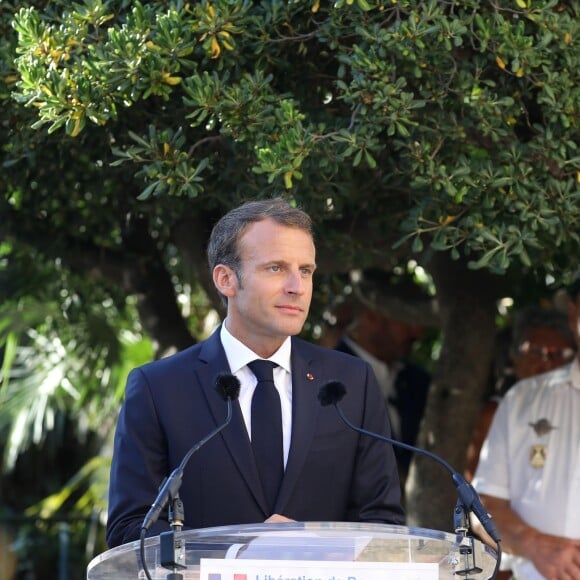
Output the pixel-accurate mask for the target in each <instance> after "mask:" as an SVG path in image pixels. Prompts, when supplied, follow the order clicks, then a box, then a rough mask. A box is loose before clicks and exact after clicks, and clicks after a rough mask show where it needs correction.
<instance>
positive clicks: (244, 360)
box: [220, 323, 292, 374]
mask: <svg viewBox="0 0 580 580" xmlns="http://www.w3.org/2000/svg"><path fill="white" fill-rule="evenodd" d="M220 339H221V341H222V345H223V347H224V350H225V353H226V357H227V359H228V364H229V365H230V370H231V371H232V373H234V374H235V373H237V372H238V371H239V370H241V369H242V368H243V367H245V366H246V365H247V364H248V363H249V362H252V361H253V360H256V359H257V358H262V357H260V356H258V355H257V354H256V353H255V352H254V351H253V350H252V349H250V348H248V347H247V346H246V345H245V344H244V343H243V342H241V341H239V340H238V339H237V338H236V337H235V336H233V335H232V334H230V332H229V330H228V329H227V328H226V325H225V323H224V324H222V327H221V330H220ZM291 351H292V340H291V338H290V337H289V336H288V337H287V338H286V340H284V342H283V343H282V345H281V346H280V348H279V349H278V350H277V351H276V352H275V353H274V354H273V355H272V356H271V357H269V358H268V360H271V361H272V362H275V363H276V364H277V365H278V366H280V367H282V368H283V369H284V370H286V371H288V372H290V368H291V365H290V354H291Z"/></svg>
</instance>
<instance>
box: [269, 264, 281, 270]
mask: <svg viewBox="0 0 580 580" xmlns="http://www.w3.org/2000/svg"><path fill="white" fill-rule="evenodd" d="M270 270H272V272H279V271H280V266H279V265H278V264H273V265H272V266H270Z"/></svg>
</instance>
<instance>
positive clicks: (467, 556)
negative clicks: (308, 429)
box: [318, 381, 502, 578]
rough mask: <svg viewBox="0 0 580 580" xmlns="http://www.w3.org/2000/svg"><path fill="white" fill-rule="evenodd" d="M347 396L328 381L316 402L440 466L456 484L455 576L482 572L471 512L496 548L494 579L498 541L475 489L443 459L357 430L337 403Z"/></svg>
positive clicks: (342, 388)
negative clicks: (458, 565)
mask: <svg viewBox="0 0 580 580" xmlns="http://www.w3.org/2000/svg"><path fill="white" fill-rule="evenodd" d="M345 394H346V387H345V386H344V384H342V383H341V382H339V381H329V382H328V383H326V384H325V385H324V386H323V387H322V388H321V389H320V392H319V394H318V400H319V401H320V404H321V405H322V406H323V407H326V406H328V405H334V407H335V409H336V411H337V413H338V415H339V417H340V419H341V420H342V422H343V423H344V424H345V425H346V426H347V427H349V428H350V429H353V430H354V431H357V432H358V433H361V434H363V435H368V436H369V437H372V438H374V439H378V440H380V441H384V442H385V443H390V444H391V445H395V446H397V447H402V448H403V449H407V450H408V451H412V452H414V453H420V454H421V455H425V456H427V457H430V458H431V459H433V460H434V461H436V462H437V463H439V464H440V465H442V466H443V467H444V468H445V469H446V470H447V471H448V472H449V473H450V474H451V478H452V480H453V483H454V484H455V487H456V490H457V495H458V499H457V503H456V505H455V510H454V513H453V525H454V531H455V533H456V535H457V543H458V545H459V554H460V555H461V556H462V565H463V567H462V568H460V569H458V570H454V574H456V575H458V576H463V577H465V578H467V577H468V576H469V575H470V574H479V573H481V572H482V569H481V568H480V567H479V566H477V564H476V562H475V549H474V538H473V535H472V534H471V526H470V520H469V514H470V512H473V513H474V514H475V515H476V516H477V518H478V519H479V521H480V522H481V525H482V526H483V528H484V529H485V531H486V532H487V533H488V534H489V535H490V537H491V538H492V539H493V541H494V542H495V543H496V546H497V559H496V564H495V569H494V571H493V574H492V576H491V578H495V577H496V576H497V572H498V570H499V565H500V562H501V555H502V549H501V537H500V535H499V532H498V531H497V528H496V527H495V523H494V522H493V521H492V519H491V515H490V514H489V513H488V512H487V510H486V509H485V508H484V507H483V504H482V502H481V499H480V497H479V495H478V493H477V492H476V491H475V488H474V487H473V486H472V485H470V484H469V483H467V481H466V480H465V479H464V477H463V476H462V475H461V474H460V473H459V472H457V471H456V470H455V469H454V468H453V467H452V466H451V465H450V464H449V463H448V462H447V461H445V459H443V458H442V457H439V456H438V455H435V454H434V453H431V452H430V451H427V450H426V449H421V448H420V447H414V446H413V445H408V444H407V443H402V442H401V441H397V440H396V439H391V438H390V437H386V436H384V435H380V434H379V433H373V432H372V431H367V430H366V429H363V428H362V427H357V426H356V425H354V424H353V423H351V421H350V420H349V419H348V418H347V417H346V415H345V414H344V411H343V410H342V408H341V407H340V405H339V404H338V403H339V401H341V400H342V398H343V397H344V395H345Z"/></svg>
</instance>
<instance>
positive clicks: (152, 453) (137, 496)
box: [107, 369, 169, 548]
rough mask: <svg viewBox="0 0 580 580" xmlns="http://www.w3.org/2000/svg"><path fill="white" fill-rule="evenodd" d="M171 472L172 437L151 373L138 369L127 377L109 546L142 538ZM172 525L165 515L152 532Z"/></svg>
mask: <svg viewBox="0 0 580 580" xmlns="http://www.w3.org/2000/svg"><path fill="white" fill-rule="evenodd" d="M167 473H168V466H167V442H166V440H165V436H164V433H163V430H162V428H161V426H160V423H159V420H158V417H157V414H156V412H155V408H154V404H153V398H152V396H151V393H150V390H149V386H148V384H147V380H146V378H145V375H144V373H143V371H142V370H141V369H135V370H133V371H132V372H131V373H130V375H129V377H128V379H127V386H126V392H125V402H124V403H123V406H122V408H121V412H120V415H119V420H118V422H117V429H116V432H115V441H114V451H113V460H112V465H111V477H110V483H109V516H108V521H107V543H108V545H109V547H111V548H112V547H115V546H119V545H121V544H124V543H126V542H129V541H133V540H136V539H138V538H139V534H140V530H141V524H142V522H143V519H144V517H145V515H146V514H147V512H148V511H149V508H150V507H151V504H152V503H153V502H154V500H155V498H156V496H157V490H158V487H159V485H160V484H161V482H162V480H163V479H164V477H165V475H166V474H167ZM168 529H169V525H168V523H167V521H161V520H160V521H158V522H156V523H155V524H153V525H152V526H151V528H150V530H149V532H148V534H147V535H156V534H159V533H160V532H162V531H165V530H168Z"/></svg>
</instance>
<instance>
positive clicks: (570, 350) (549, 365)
mask: <svg viewBox="0 0 580 580" xmlns="http://www.w3.org/2000/svg"><path fill="white" fill-rule="evenodd" d="M575 352H576V345H575V344H574V342H572V341H571V339H570V338H569V337H568V336H566V335H564V334H563V333H562V332H561V331H559V330H557V329H556V328H551V327H549V326H537V327H536V328H533V329H530V330H529V331H528V332H527V333H526V335H525V336H524V338H523V340H522V342H521V343H520V345H519V348H518V353H517V354H516V355H515V356H514V357H513V364H514V371H515V374H516V377H517V378H518V379H526V378H528V377H532V376H534V375H539V374H541V373H546V372H548V371H551V370H552V369H555V368H558V367H560V366H562V365H564V364H567V363H569V362H570V361H571V360H572V359H573V358H574V355H575Z"/></svg>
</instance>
